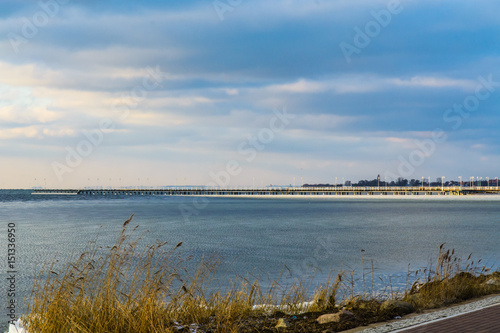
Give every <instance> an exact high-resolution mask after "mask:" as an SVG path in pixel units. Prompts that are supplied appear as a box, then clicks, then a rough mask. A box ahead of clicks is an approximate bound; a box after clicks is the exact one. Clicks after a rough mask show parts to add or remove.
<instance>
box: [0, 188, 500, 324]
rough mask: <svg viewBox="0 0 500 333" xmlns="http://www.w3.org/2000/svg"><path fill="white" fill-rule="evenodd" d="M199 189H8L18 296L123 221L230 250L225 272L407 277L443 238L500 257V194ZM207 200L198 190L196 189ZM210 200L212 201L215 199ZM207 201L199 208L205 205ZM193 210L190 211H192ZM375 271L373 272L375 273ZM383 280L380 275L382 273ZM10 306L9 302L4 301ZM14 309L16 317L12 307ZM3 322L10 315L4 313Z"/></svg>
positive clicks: (197, 251)
mask: <svg viewBox="0 0 500 333" xmlns="http://www.w3.org/2000/svg"><path fill="white" fill-rule="evenodd" d="M193 200H194V199H193V198H189V197H128V198H109V197H108V198H102V197H100V198H96V197H83V196H75V197H52V196H32V195H30V191H0V213H1V214H0V222H1V224H0V228H1V229H2V234H3V235H4V236H3V239H2V241H1V243H0V244H5V243H6V236H5V234H6V233H7V225H8V223H15V224H16V245H17V253H16V269H17V271H18V273H17V276H16V279H17V280H16V289H17V298H18V300H19V302H21V303H22V301H23V298H24V297H28V296H29V290H30V288H31V286H32V283H33V280H32V277H33V274H34V272H35V269H36V267H40V265H42V264H43V263H46V262H50V261H52V259H53V258H54V257H55V256H56V255H57V258H58V259H60V260H61V261H64V260H67V259H68V257H69V256H70V255H71V253H75V254H77V253H80V252H81V251H83V250H84V249H85V246H86V245H87V242H88V241H91V240H94V239H96V237H97V235H99V243H101V244H103V245H112V244H113V243H114V241H115V239H116V237H117V235H118V233H119V231H120V230H121V226H122V224H123V222H124V221H125V220H126V219H127V218H128V217H129V216H130V215H131V214H135V217H134V220H133V222H132V223H131V225H139V226H140V230H142V231H145V230H149V233H146V234H145V235H144V241H145V242H147V243H152V242H153V241H155V240H161V241H169V242H170V243H171V244H174V245H175V244H177V243H178V242H180V241H182V242H183V246H182V247H181V248H182V253H183V255H185V256H193V258H194V259H193V262H197V261H198V260H200V259H201V258H202V256H207V255H208V256H209V255H212V254H215V255H218V256H221V257H222V259H223V265H222V267H221V270H220V271H219V273H218V275H217V279H219V281H222V282H223V281H226V280H227V279H229V278H234V277H235V276H247V274H249V273H250V274H252V275H255V276H257V275H259V276H261V277H262V278H264V279H267V278H271V279H272V278H276V277H278V276H279V274H280V273H281V272H285V274H284V279H285V280H290V281H292V279H293V278H294V277H305V276H309V275H310V274H314V275H315V276H316V278H317V280H321V278H324V277H325V276H326V275H328V273H329V270H330V269H337V270H340V269H342V270H355V271H356V272H357V273H359V272H361V257H360V253H361V249H363V250H365V252H363V259H364V262H365V266H366V268H367V269H368V270H370V271H371V259H373V262H374V267H375V275H376V276H380V277H381V278H382V279H383V280H384V281H385V282H384V283H386V284H388V283H389V278H390V279H391V282H392V283H393V285H394V286H395V287H397V286H404V284H405V280H406V273H407V271H408V264H411V270H416V269H417V268H423V267H427V266H428V265H429V262H430V261H432V260H435V259H436V257H437V251H438V247H439V245H440V244H442V243H444V242H446V246H447V247H448V248H455V249H456V251H458V253H459V254H460V255H462V256H464V257H467V256H468V255H469V253H472V254H473V257H474V258H481V259H482V260H483V262H484V263H485V264H486V265H487V266H492V267H493V268H494V269H497V268H498V267H500V265H499V261H498V259H499V253H500V243H499V241H498V240H499V239H500V197H498V196H491V197H469V198H464V197H461V198H439V199H422V198H419V199H414V200H412V199H406V200H401V199H373V198H372V199H368V198H362V199H353V198H349V199H347V198H345V199H337V198H336V199H325V200H324V199H304V198H301V199H257V198H250V199H245V198H210V199H209V202H208V204H206V205H202V206H203V207H200V205H199V204H197V205H196V206H195V205H194V204H193ZM196 200H198V199H196ZM205 206H206V207H205ZM196 207H198V208H196ZM187 215H190V216H189V217H188V218H186V216H187ZM2 248H3V249H0V251H2V256H1V258H3V259H2V262H1V263H0V269H1V271H0V278H1V280H0V281H1V282H0V283H1V285H0V289H1V290H2V293H3V292H4V290H6V289H7V286H6V279H5V278H6V271H7V268H6V254H7V247H6V245H4V246H2ZM370 280H371V278H370ZM376 282H379V283H380V284H382V282H380V280H379V279H377V281H376ZM2 308H4V306H3V305H2ZM5 318H6V317H5ZM2 322H4V320H3V318H2Z"/></svg>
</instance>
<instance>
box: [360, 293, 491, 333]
mask: <svg viewBox="0 0 500 333" xmlns="http://www.w3.org/2000/svg"><path fill="white" fill-rule="evenodd" d="M499 303H500V296H493V297H488V298H485V299H482V300H480V301H475V302H471V303H467V304H462V305H456V306H452V307H449V308H446V309H443V310H437V311H433V312H429V313H426V314H422V315H417V316H415V317H412V318H408V319H402V320H398V321H391V322H390V323H385V324H382V325H380V326H377V327H374V328H368V329H365V330H361V331H358V332H359V333H386V332H399V330H401V329H405V328H409V327H411V326H416V325H420V324H423V323H428V322H431V321H434V320H439V319H444V318H449V317H454V316H458V315H461V314H464V313H467V312H472V311H476V310H480V309H484V308H487V307H488V306H492V305H495V304H499Z"/></svg>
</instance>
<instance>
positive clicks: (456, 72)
mask: <svg viewBox="0 0 500 333" xmlns="http://www.w3.org/2000/svg"><path fill="white" fill-rule="evenodd" d="M499 6H500V5H499V4H498V3H497V2H495V1H493V0H485V1H483V2H481V4H477V3H476V4H475V3H456V2H454V1H452V0H445V1H440V2H439V3H436V2H434V1H431V0H424V1H419V2H415V1H407V0H400V1H398V0H388V1H383V0H362V1H359V2H356V3H352V2H349V1H343V0H338V1H323V0H321V1H316V2H314V3H303V2H301V1H298V0H278V1H275V2H272V3H270V2H266V1H263V0H256V1H253V2H245V1H240V2H227V1H225V0H221V1H208V2H207V1H194V0H189V1H184V2H183V3H165V2H164V1H158V0H148V1H143V2H141V3H126V4H124V3H120V2H116V1H110V2H106V3H97V2H93V1H92V2H83V1H79V0H75V1H62V0H43V1H40V2H32V1H27V0H21V1H6V2H5V3H4V4H2V12H1V13H0V34H1V36H3V38H2V39H1V40H0V73H2V75H1V77H0V151H1V155H0V156H1V157H2V159H1V163H2V164H1V169H0V170H1V171H2V176H0V188H1V189H8V188H27V189H29V188H33V187H46V188H83V187H85V186H103V187H108V186H111V187H121V186H167V185H160V184H169V185H171V186H175V185H177V184H178V185H179V186H180V185H195V184H197V185H200V186H204V185H206V184H209V183H213V182H215V183H222V184H227V185H228V186H252V185H253V184H259V185H260V184H264V185H265V184H271V183H273V184H274V183H276V184H283V185H285V184H293V183H294V181H295V182H296V183H297V184H298V183H299V180H300V182H303V183H310V184H311V183H334V182H335V178H336V177H337V178H338V179H339V182H340V179H341V178H342V179H344V181H345V180H348V179H349V180H351V181H360V180H364V179H368V180H371V179H373V176H374V175H375V176H376V175H377V174H380V176H381V178H384V179H385V178H387V179H390V180H393V179H397V178H398V177H402V178H406V179H412V178H413V179H417V180H420V179H421V178H422V176H424V177H426V178H428V177H430V178H431V180H433V179H434V180H435V179H436V178H438V177H442V176H445V177H447V175H452V176H450V179H457V180H458V177H459V176H460V175H462V177H463V180H464V181H468V180H469V179H470V177H472V176H467V175H475V176H474V177H483V180H485V179H486V177H489V178H490V180H491V179H494V178H495V177H496V172H497V171H496V170H497V169H498V165H500V132H499V131H498V128H499V125H500V114H499V113H498V105H500V66H499V65H500V54H499V53H498V50H499V49H500V23H499V22H498V19H497V17H496V15H495V13H496V12H498V10H499V9H500V7H499ZM464 17H465V18H467V19H464ZM374 170H376V172H375V171H374ZM332 175H333V176H332ZM481 175H486V176H481ZM490 176H491V177H490ZM294 179H295V180H294Z"/></svg>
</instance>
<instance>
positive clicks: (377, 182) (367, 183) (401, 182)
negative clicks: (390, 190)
mask: <svg viewBox="0 0 500 333" xmlns="http://www.w3.org/2000/svg"><path fill="white" fill-rule="evenodd" d="M496 182H497V180H496V179H490V180H489V181H488V180H473V181H472V185H473V186H488V185H489V186H496V185H497V183H496ZM441 185H443V186H460V185H462V186H469V185H471V182H470V180H465V179H464V180H463V181H462V184H460V181H457V180H447V181H444V180H442V179H441V178H437V179H436V180H435V181H430V182H429V179H428V178H424V179H423V181H422V179H410V180H408V179H406V178H403V177H399V178H398V179H397V180H392V181H390V182H389V181H385V180H384V179H382V178H380V176H377V178H375V179H372V180H360V181H358V182H357V183H353V182H351V181H350V180H346V181H345V182H344V183H343V184H342V183H338V184H304V185H302V186H303V187H335V186H337V187H342V186H349V187H377V186H380V187H383V186H412V187H418V186H441Z"/></svg>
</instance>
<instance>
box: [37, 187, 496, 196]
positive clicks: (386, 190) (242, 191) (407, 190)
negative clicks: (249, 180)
mask: <svg viewBox="0 0 500 333" xmlns="http://www.w3.org/2000/svg"><path fill="white" fill-rule="evenodd" d="M32 194H34V195H87V196H348V195H352V196H354V195H384V196H385V195H392V196H401V195H403V196H404V195H472V194H500V190H499V188H498V187H493V186H475V187H459V186H456V187H410V186H406V187H392V186H389V187H385V186H381V187H346V186H344V187H265V188H206V187H175V188H167V189H165V188H161V189H160V188H156V189H155V188H149V189H112V188H109V189H35V190H33V192H32Z"/></svg>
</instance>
